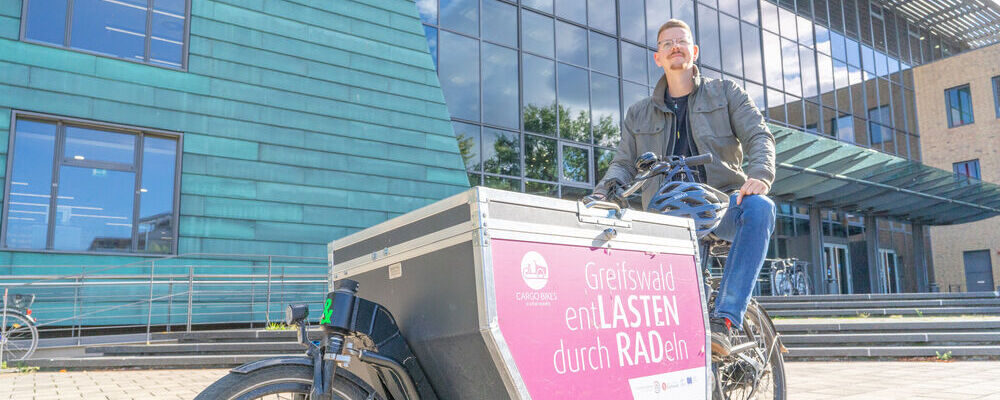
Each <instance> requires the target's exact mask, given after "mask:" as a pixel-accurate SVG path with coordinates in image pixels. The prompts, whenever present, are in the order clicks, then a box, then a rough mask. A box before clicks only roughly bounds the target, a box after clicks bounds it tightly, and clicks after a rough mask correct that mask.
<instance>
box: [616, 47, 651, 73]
mask: <svg viewBox="0 0 1000 400" xmlns="http://www.w3.org/2000/svg"><path fill="white" fill-rule="evenodd" d="M648 66H649V63H648V62H647V61H646V50H645V49H643V48H641V47H639V46H636V45H633V44H630V43H628V42H622V78H625V79H628V80H630V81H633V82H646V79H647V78H646V68H647V67H648Z"/></svg>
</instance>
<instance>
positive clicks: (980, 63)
mask: <svg viewBox="0 0 1000 400" xmlns="http://www.w3.org/2000/svg"><path fill="white" fill-rule="evenodd" d="M997 75H1000V44H994V45H992V46H989V47H985V48H982V49H977V50H973V51H970V52H967V53H963V54H960V55H957V56H954V57H950V58H945V59H942V60H939V61H935V62H933V63H930V64H925V65H921V66H918V67H916V68H914V80H915V82H914V83H915V87H916V100H917V118H918V124H919V126H920V135H921V145H922V147H923V149H922V154H923V162H924V163H925V164H927V165H930V166H933V167H937V168H941V169H944V170H947V171H951V170H952V163H955V162H959V161H967V160H973V159H979V166H980V169H981V171H982V179H983V180H984V181H988V182H993V183H1000V120H998V119H997V116H996V113H995V111H994V107H995V103H994V101H993V87H992V82H991V78H992V77H994V76H997ZM964 84H969V87H970V90H971V92H972V104H973V117H974V123H972V124H969V125H964V126H959V127H955V128H948V119H947V118H948V117H947V114H946V111H945V95H944V91H945V89H948V88H952V87H955V86H959V85H964ZM930 233H931V247H932V252H933V255H934V273H935V277H936V279H937V282H938V284H939V285H940V286H941V290H944V291H946V290H948V288H949V285H960V286H961V288H962V290H963V291H964V290H966V284H965V267H964V263H963V260H962V253H963V252H964V251H971V250H985V249H989V250H990V258H991V260H992V263H993V280H994V285H998V284H1000V217H994V218H990V219H987V220H983V221H978V222H973V223H968V224H962V225H955V226H939V227H931V228H930Z"/></svg>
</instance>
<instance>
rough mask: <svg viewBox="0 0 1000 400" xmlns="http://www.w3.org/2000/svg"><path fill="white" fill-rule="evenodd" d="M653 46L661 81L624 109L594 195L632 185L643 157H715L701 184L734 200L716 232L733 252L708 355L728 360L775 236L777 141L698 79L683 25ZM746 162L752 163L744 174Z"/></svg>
mask: <svg viewBox="0 0 1000 400" xmlns="http://www.w3.org/2000/svg"><path fill="white" fill-rule="evenodd" d="M657 45H658V50H657V52H656V54H655V55H654V58H655V60H656V65H658V66H660V67H662V68H663V72H664V75H663V76H662V77H660V81H659V83H657V85H656V89H655V90H654V92H653V95H652V96H651V97H649V98H646V99H644V100H641V101H639V102H637V103H635V104H633V105H632V106H631V107H629V109H628V113H627V114H626V116H625V120H624V121H623V122H622V137H621V142H620V143H619V145H618V150H617V153H616V154H615V158H614V160H613V161H612V162H611V166H610V167H609V168H608V172H607V173H606V174H605V176H604V179H603V180H602V181H601V182H600V183H598V185H597V188H596V189H595V190H594V196H595V197H598V198H605V197H607V194H608V191H609V190H612V189H613V188H614V187H615V186H616V185H618V186H623V185H624V183H625V182H629V181H631V180H632V178H633V177H634V176H635V174H636V169H635V166H634V163H635V159H636V157H637V156H638V155H640V154H642V153H645V152H647V151H651V152H653V153H655V154H659V155H671V154H672V155H678V156H685V157H687V156H691V155H698V154H704V153H711V154H712V156H713V161H712V163H710V164H708V165H705V166H704V168H703V169H702V172H701V174H699V177H698V178H699V181H700V182H702V183H707V184H709V185H711V186H713V187H715V188H717V189H719V190H721V191H723V192H725V193H731V197H730V199H729V210H728V212H726V214H725V216H724V217H723V219H722V221H721V223H720V224H719V226H718V227H717V228H716V229H715V230H714V232H713V233H714V234H715V235H716V236H718V237H720V238H722V239H724V240H728V241H730V242H732V246H731V248H730V251H729V256H728V258H727V260H726V268H725V271H724V273H723V276H722V281H721V283H720V286H719V292H718V295H717V297H716V299H715V308H714V310H713V311H712V314H711V316H710V320H709V323H710V327H711V330H712V352H713V353H716V354H719V355H723V356H726V355H729V353H730V351H731V348H732V343H731V342H730V341H729V337H732V335H733V334H734V332H733V330H734V329H739V327H740V326H741V325H742V323H743V314H744V313H745V312H746V309H747V304H748V303H749V301H750V295H751V291H752V290H753V287H754V284H755V283H756V281H757V274H758V273H759V272H760V268H761V266H762V265H763V264H764V257H765V255H766V254H767V246H768V242H769V241H770V238H771V232H773V230H774V212H775V210H774V203H773V202H772V201H771V200H770V199H769V198H767V197H766V196H765V195H766V194H767V192H768V191H769V190H770V188H771V182H772V181H774V136H773V135H772V134H771V132H770V130H769V129H768V127H767V125H766V124H765V123H764V117H763V116H761V113H760V111H759V110H757V107H755V106H754V103H753V101H752V100H751V99H750V98H749V96H747V94H746V92H745V91H743V89H742V88H740V87H739V86H737V85H736V84H735V83H733V82H730V81H723V80H715V79H710V78H704V77H702V76H701V75H700V73H699V71H698V67H697V66H695V65H694V62H695V60H697V59H698V46H697V45H695V44H694V41H693V39H692V35H691V29H690V28H689V27H688V25H687V24H686V23H684V22H683V21H680V20H676V19H671V20H669V21H667V22H666V23H665V24H663V26H661V27H660V30H659V33H658V34H657ZM744 155H746V157H747V159H748V161H749V163H748V167H747V169H746V170H745V171H744V169H743V167H742V165H743V163H744V160H743V157H744ZM662 183H663V177H662V176H660V177H659V179H650V180H649V181H646V183H645V184H644V185H643V187H642V205H643V208H644V209H645V208H648V207H649V201H650V199H651V198H652V196H653V195H654V194H655V193H656V191H657V189H658V188H659V187H660V185H661V184H662Z"/></svg>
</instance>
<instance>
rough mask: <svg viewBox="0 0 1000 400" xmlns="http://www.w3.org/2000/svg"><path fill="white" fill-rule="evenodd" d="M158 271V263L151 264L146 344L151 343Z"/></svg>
mask: <svg viewBox="0 0 1000 400" xmlns="http://www.w3.org/2000/svg"><path fill="white" fill-rule="evenodd" d="M155 270H156V261H153V262H151V263H150V264H149V310H148V312H147V313H146V344H149V343H150V339H152V337H151V333H150V329H151V328H150V325H152V324H153V272H154V271H155Z"/></svg>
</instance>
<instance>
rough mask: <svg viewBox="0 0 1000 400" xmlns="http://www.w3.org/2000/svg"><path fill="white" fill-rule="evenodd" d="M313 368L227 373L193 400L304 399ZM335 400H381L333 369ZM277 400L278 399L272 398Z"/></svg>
mask: <svg viewBox="0 0 1000 400" xmlns="http://www.w3.org/2000/svg"><path fill="white" fill-rule="evenodd" d="M312 383H313V368H312V367H311V366H305V365H278V366H274V367H268V368H264V369H259V370H256V371H253V372H250V373H248V374H240V373H235V372H230V373H229V374H228V375H226V376H224V377H222V378H220V379H219V380H217V381H215V383H213V384H211V385H209V386H208V387H207V388H205V390H203V391H202V392H201V393H200V394H198V397H195V400H254V399H269V398H271V397H267V396H277V395H278V394H291V395H294V396H290V397H291V398H294V399H298V398H301V399H306V398H308V394H309V390H310V389H312ZM332 393H333V399H335V400H383V399H382V396H381V395H379V394H378V393H377V392H376V391H375V389H373V388H372V387H371V386H370V385H368V384H367V383H365V382H364V381H363V380H361V378H359V377H357V376H356V375H354V374H352V373H350V372H349V371H346V370H344V369H339V368H338V369H337V371H336V376H335V377H334V379H333V388H332ZM275 398H278V397H275Z"/></svg>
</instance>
